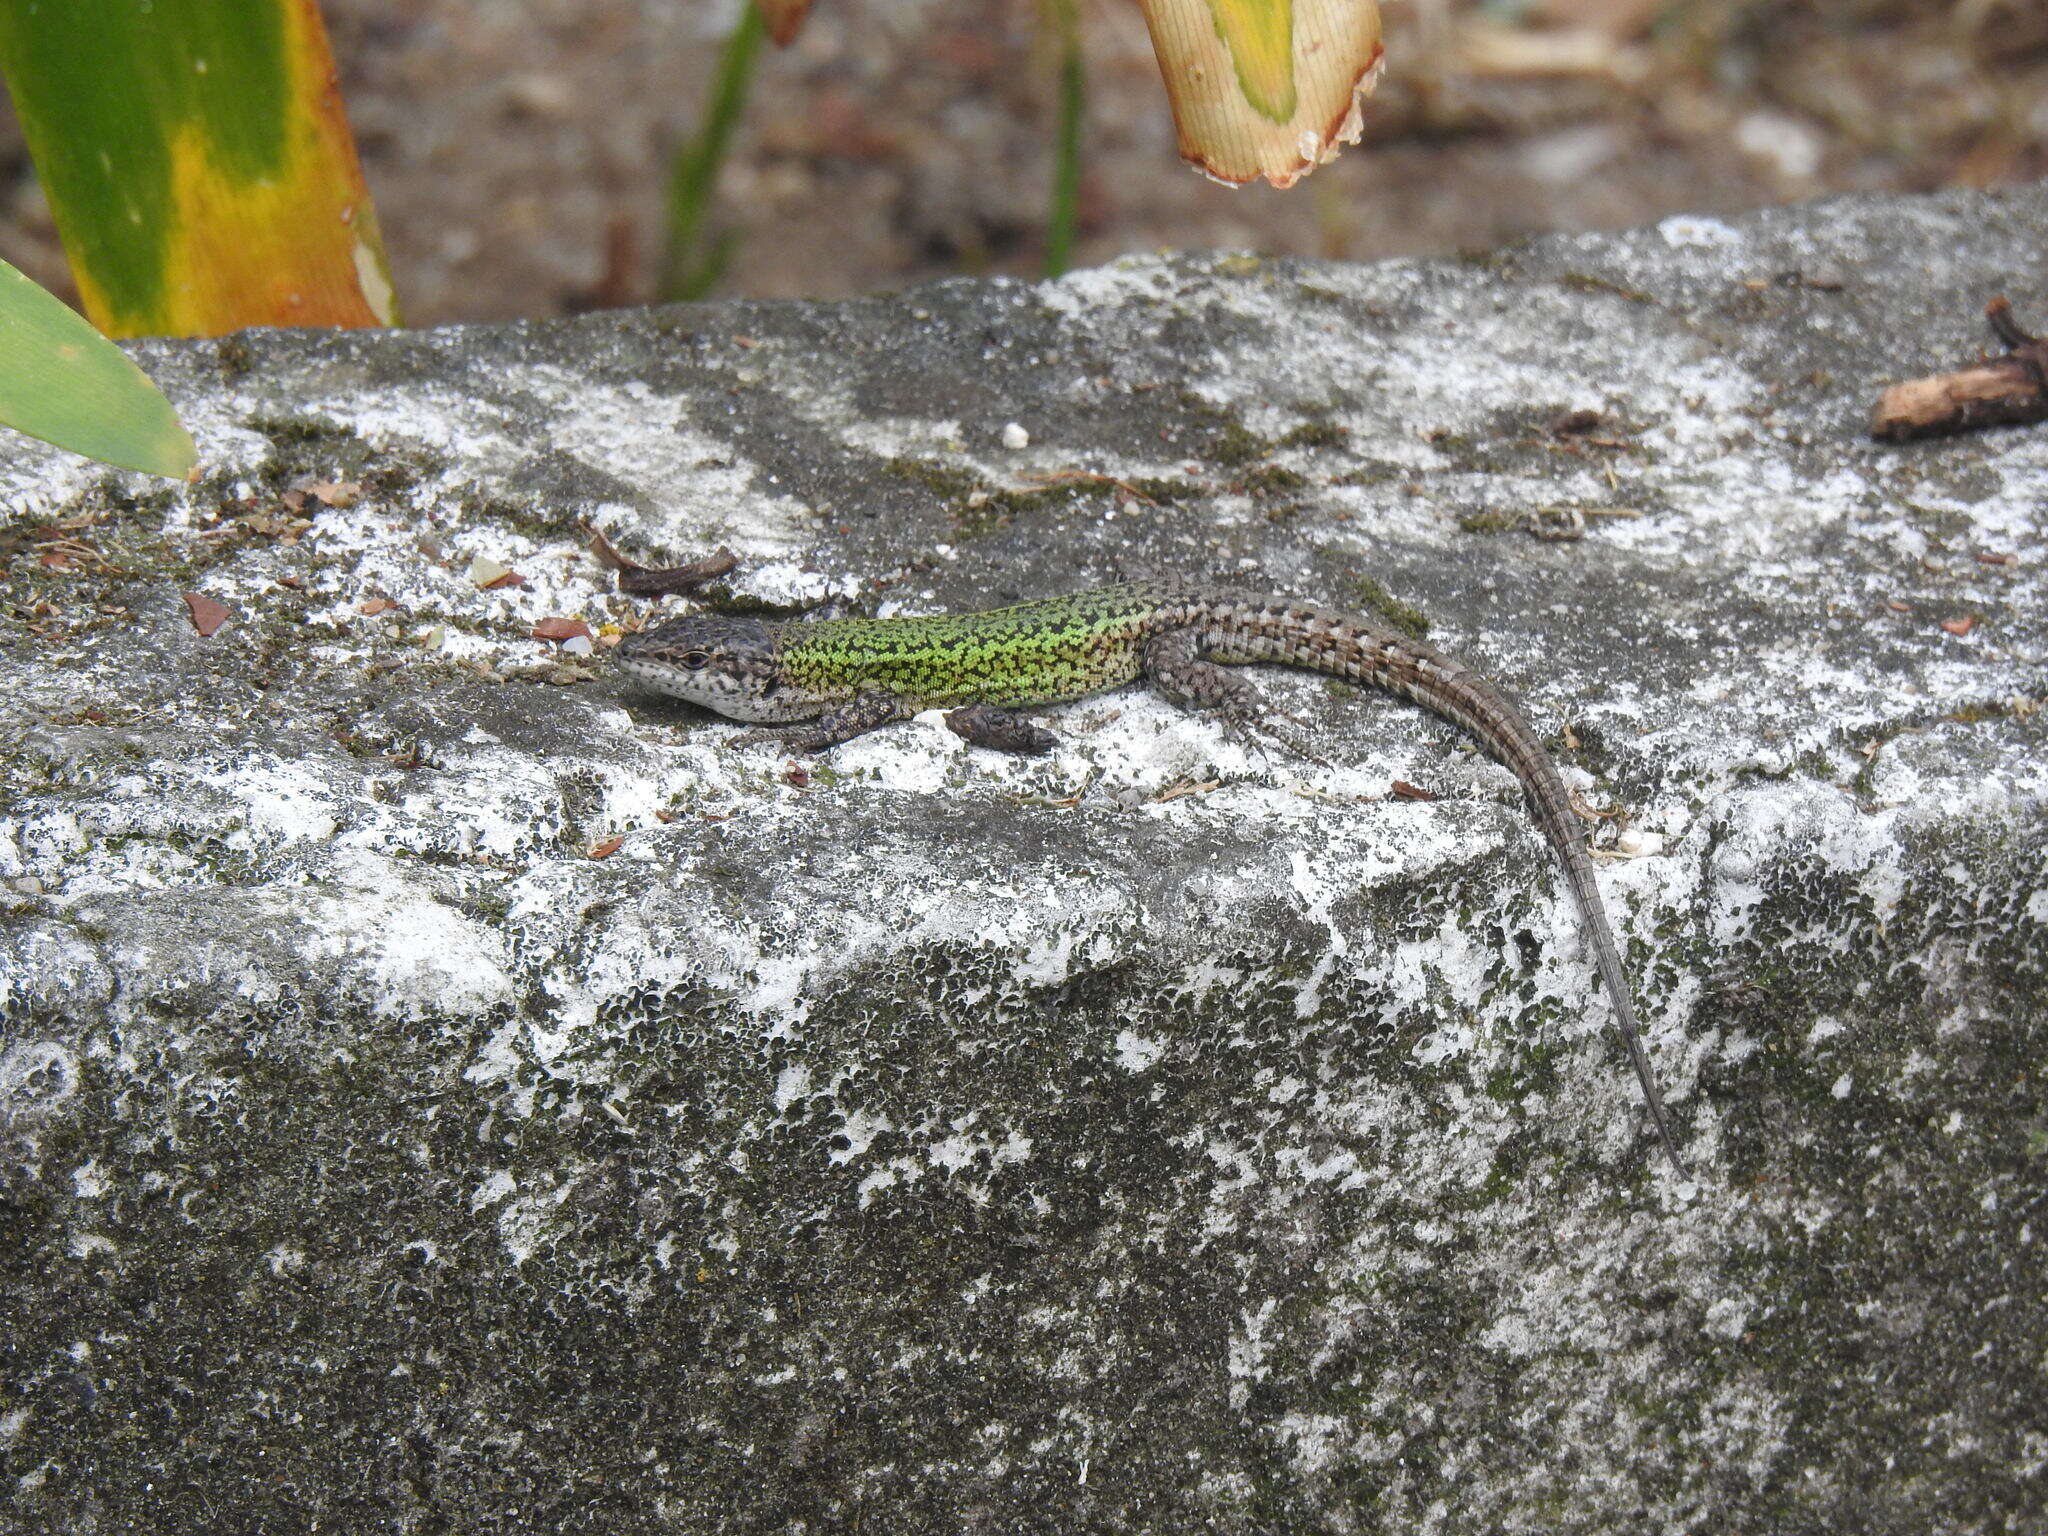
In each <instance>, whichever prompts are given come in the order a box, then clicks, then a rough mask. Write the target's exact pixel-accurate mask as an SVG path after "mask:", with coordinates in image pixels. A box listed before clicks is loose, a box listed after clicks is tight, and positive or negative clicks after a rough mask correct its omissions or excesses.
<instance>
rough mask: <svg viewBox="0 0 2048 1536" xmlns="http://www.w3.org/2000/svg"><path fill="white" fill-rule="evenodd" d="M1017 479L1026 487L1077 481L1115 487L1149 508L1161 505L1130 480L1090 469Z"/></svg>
mask: <svg viewBox="0 0 2048 1536" xmlns="http://www.w3.org/2000/svg"><path fill="white" fill-rule="evenodd" d="M1017 478H1018V479H1019V480H1022V481H1023V482H1024V483H1025V484H1026V485H1071V484H1073V483H1074V482H1075V481H1077V480H1078V481H1082V482H1084V483H1086V484H1090V485H1113V486H1115V487H1116V488H1117V489H1118V490H1120V491H1122V492H1124V493H1125V494H1126V495H1130V496H1135V497H1137V498H1138V500H1140V501H1142V502H1145V503H1146V504H1147V505H1149V506H1154V507H1156V506H1158V505H1159V503H1158V502H1157V501H1156V500H1154V499H1153V498H1152V497H1150V496H1147V495H1146V494H1145V493H1144V492H1143V491H1141V490H1139V489H1138V488H1137V487H1136V486H1135V485H1132V484H1131V483H1130V482H1129V481H1128V480H1119V479H1117V477H1116V476H1114V475H1098V474H1096V473H1095V472H1094V471H1093V470H1088V469H1048V470H1041V471H1038V472H1035V473H1031V474H1023V475H1019V476H1018V477H1017Z"/></svg>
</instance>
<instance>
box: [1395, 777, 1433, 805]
mask: <svg viewBox="0 0 2048 1536" xmlns="http://www.w3.org/2000/svg"><path fill="white" fill-rule="evenodd" d="M1392 793H1393V796H1394V798H1395V799H1396V800H1434V799H1435V798H1436V796H1435V795H1433V794H1431V793H1430V792H1429V791H1428V790H1426V789H1424V788H1423V787H1422V786H1421V785H1420V784H1410V783H1409V782H1408V781H1407V780H1406V779H1396V780H1394V782H1393V785H1392Z"/></svg>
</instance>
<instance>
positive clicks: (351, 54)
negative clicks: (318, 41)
mask: <svg viewBox="0 0 2048 1536" xmlns="http://www.w3.org/2000/svg"><path fill="white" fill-rule="evenodd" d="M1080 3H1081V11H1082V26H1083V32H1084V37H1085V45H1086V50H1087V69H1088V77H1087V78H1088V111H1087V121H1088V135H1087V141H1086V149H1085V155H1086V160H1085V172H1084V182H1083V191H1082V217H1083V225H1082V239H1081V243H1080V248H1079V251H1078V260H1079V261H1080V262H1081V263H1094V262H1101V261H1105V260H1108V259H1110V258H1112V257H1114V256H1116V255H1118V254H1120V253H1122V252H1126V251H1134V250H1150V249H1154V248H1157V247H1160V246H1182V247H1228V248H1233V249H1246V250H1256V251H1262V252H1287V253H1298V254H1307V255H1316V256H1332V257H1353V258H1364V257H1374V256H1384V255H1391V254H1399V253H1413V252H1430V251H1447V250H1456V249H1462V248H1472V247H1481V246H1490V245H1494V244H1498V243H1499V242H1501V241H1503V240H1507V239H1511V238H1514V237H1516V236H1520V235H1525V234H1530V233H1534V232H1538V231H1543V230H1559V229H1590V228H1602V227H1612V226H1617V225H1625V224H1632V223H1639V222H1642V221H1644V220H1649V219H1655V218H1658V217H1660V216H1662V215H1664V214H1667V213H1670V212H1674V211H1677V210H1681V209H1684V210H1693V211H1702V212H1725V211H1733V210H1737V209H1742V208H1748V207H1754V206H1757V205H1759V204H1765V203H1773V202H1782V201H1787V200H1791V199H1795V198H1803V197H1810V196H1815V195H1818V194H1822V193H1827V192H1834V191H1846V190H1869V189H1879V188H1929V187H1937V186H1944V185H1951V184H1967V185H1973V186H1983V185H1991V184H1996V183H2000V182H2009V181H2017V180H2021V179H2028V178H2035V177H2040V176H2042V175H2044V174H2048V5H2043V4H2042V0H1492V3H1485V4H1479V3H1473V0H1392V3H1390V4H1388V5H1387V7H1386V26H1387V45H1388V67H1387V72H1386V74H1385V76H1384V78H1383V83H1382V85H1381V87H1380V89H1379V91H1378V93H1377V95H1376V96H1375V97H1374V98H1373V100H1372V101H1371V102H1370V103H1369V106H1368V112H1367V137H1366V142H1365V143H1364V144H1363V145H1361V146H1358V147H1356V148H1353V149H1351V150H1349V151H1347V152H1346V153H1345V154H1344V156H1343V157H1342V158H1341V159H1340V160H1338V161H1337V162H1336V163H1335V164H1333V165H1330V166H1327V167H1325V168H1323V169H1322V170H1320V171H1318V172H1316V173H1315V174H1314V175H1313V176H1311V177H1309V178H1308V179H1306V180H1305V181H1303V182H1302V183H1301V185H1300V186H1298V187H1297V188H1295V189H1294V190H1293V191H1291V192H1286V193H1281V192H1275V191H1273V190H1271V189H1269V188H1266V187H1263V186H1261V187H1254V188H1248V189H1244V190H1232V189H1229V188H1225V187H1220V186H1216V185H1213V184H1211V183H1209V182H1206V181H1204V180H1202V179H1201V178H1199V177H1197V176H1196V175H1195V174H1194V173H1193V172H1191V171H1189V170H1187V169H1186V168H1185V167H1184V166H1183V165H1182V164H1181V162H1180V160H1179V158H1178V157H1177V156H1176V154H1175V152H1174V139H1173V128H1172V123H1171V120H1170V118H1169V116H1168V112H1167V106H1166V99H1165V93H1164V89H1163V87H1162V86H1161V84H1160V80H1159V75H1158V71H1157V68H1156V66H1155V64H1154V62H1153V59H1152V51H1151V46H1150V43H1149V42H1148V40H1147V38H1146V34H1145V28H1144V24H1143V21H1142V18H1141V16H1140V14H1139V12H1138V9H1137V7H1136V5H1135V4H1133V3H1131V0H1080ZM325 11H326V15H327V17H328V24H329V27H330V29H331V31H332V34H333V39H334V46H335V53H336V56H337V59H338V61H339V65H340V70H341V76H342V83H343V90H344V93H345V95H346V98H347V101H348V106H349V113H350V117H351V120H352V121H353V123H354V125H355V129H356V134H357V138H358V140H359V143H360V145H361V150H362V156H363V162H364V166H365V170H366V173H367V175H368V177H369V181H370V186H371V190H372V192H373V194H374V195H375V197H376V199H377V206H378V211H379V214H380V216H381V218H382V220H383V226H384V231H385V235H386V240H387V243H388V246H389V249H390V255H391V261H392V266H393V269H394V275H395V277H396V279H397V283H398V291H399V296H400V301H401V303H402V304H403V306H404V309H405V313H406V318H407V319H408V321H410V322H412V323H415V324H429V323H434V322H440V321H450V320H484V319H504V318H510V317H515V316H534V315H551V314H561V313H565V312H569V311H574V310H577V309H582V308H589V307H592V306H595V305H600V304H620V303H635V302H644V301H646V300H648V299H650V298H652V297H653V296H654V270H655V267H656V264H657V260H658V256H659V251H660V247H661V233H662V227H663V187H664V182H665V175H666V170H667V166H668V163H669V159H670V156H671V154H672V152H673V151H674V149H675V147H676V146H677V145H678V144H680V143H682V142H683V141H684V140H685V139H686V138H687V137H688V135H689V134H690V133H691V131H692V130H693V128H694V126H695V124H696V121H697V111H698V107H699V103H700V102H701V100H702V99H703V96H704V93H705V88H706V84H707V77H708V75H709V73H710V70H711V66H712V63H713V60H714V58H715V55H716V52H717V48H718V45H719V43H720V41H721V39H722V38H723V36H724V34H725V32H726V30H727V29H728V28H729V27H730V25H731V23H732V18H733V16H734V15H735V5H734V3H733V0H581V3H578V0H522V3H519V4H508V3H504V0H496V3H494V0H326V5H325ZM1050 37H1051V32H1050V30H1049V29H1048V28H1047V27H1046V26H1045V25H1043V24H1042V17H1041V15H1040V12H1039V9H1038V5H1037V4H1036V3H1034V0H818V3H817V6H816V9H815V10H814V11H813V12H812V15H811V18H810V21H809V23H808V24H807V26H806V27H805V29H804V31H803V33H802V34H801V35H800V36H799V37H798V39H797V41H796V43H795V44H794V46H793V47H791V48H790V49H788V50H786V51H782V52H775V51H770V52H768V53H767V54H766V55H765V56H764V57H763V59H762V62H761V67H760V69H759V72H758V74H757V77H756V82H755V89H754V92H753V95H752V98H751V100H750V101H749V103H748V106H747V110H746V114H745V117H744V119H743V122H742V124H741V127H740V130H739V133H738V136H737V138H736V140H735V143H734V146H733V154H732V158H731V160H730V161H729V163H728V164H727V166H726V169H725V173H724V176H723V179H722V181H721V183H720V188H719V190H720V205H719V209H720V211H719V217H720V220H721V222H722V223H723V224H724V225H725V226H726V227H729V228H731V229H732V230H734V231H735V232H736V233H737V234H738V236H739V243H738V245H737V247H736V252H737V254H736V258H735V260H734V262H733V263H732V266H731V269H730V271H729V273H728V276H727V278H726V280H725V281H724V283H723V284H722V285H721V287H720V288H719V290H718V291H719V292H720V293H725V294H736V295H751V296H778V297H779V296H796V295H807V296H831V295H842V294H854V293H863V292H871V291H874V290H878V289H893V288H898V287H901V286H903V285H905V284H908V283H913V282H918V281H921V280H924V279H928V278H933V277H940V276H946V275H951V274H959V273H985V272H1009V273H1018V274H1035V273H1037V272H1039V271H1040V270H1041V267H1042V259H1043V245H1044V222H1045V205H1046V199H1047V189H1048V186H1049V183H1050V173H1051V137H1052V121H1053V107H1054V91H1053V83H1054V82H1053V69H1052V61H1051V57H1050V52H1049V49H1050ZM0 256H4V257H5V258H6V259H8V260H10V261H12V262H14V263H15V264H16V265H18V266H20V267H22V268H23V269H24V270H26V271H27V272H29V273H30V275H32V276H34V277H36V278H37V279H38V280H40V281H42V282H44V283H45V284H47V285H49V286H51V287H53V288H55V289H57V290H58V291H60V292H64V293H66V294H67V295H68V294H69V292H70V284H69V280H68V277H67V276H66V274H65V270H64V265H63V258H62V252H61V249H60V247H59V245H58V243H57V239H56V233H55V230H54V227H53V226H52V224H51V222H50V218H49V211H48V208H47V205H46V204H45V203H44V201H43V199H42V196H41V194H40V192H39V191H38V189H37V188H36V185H35V181H34V176H33V172H32V170H31V169H30V167H29V165H28V161H27V156H26V154H25V152H24V151H23V149H22V145H21V139H20V134H19V131H18V130H17V129H16V127H15V125H14V123H13V120H12V118H11V116H10V115H8V113H7V112H6V110H5V108H4V107H0ZM2015 278H2016V284H2017V285H2020V286H2022V287H2023V285H2024V284H2026V283H2028V282H2041V281H2043V280H2044V278H2048V274H2044V273H2023V274H2015ZM2014 297H2015V299H2016V300H2017V299H2019V298H2020V293H2018V292H2016V293H2015V295H2014Z"/></svg>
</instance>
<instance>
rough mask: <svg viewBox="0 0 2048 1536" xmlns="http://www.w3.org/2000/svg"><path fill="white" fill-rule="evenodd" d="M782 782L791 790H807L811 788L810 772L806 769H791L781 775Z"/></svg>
mask: <svg viewBox="0 0 2048 1536" xmlns="http://www.w3.org/2000/svg"><path fill="white" fill-rule="evenodd" d="M782 782H783V783H785V784H787V785H788V786H789V787H790V788H791V789H809V788H810V787H811V770H810V769H808V768H791V769H790V770H789V771H788V772H786V773H784V774H783V776H782Z"/></svg>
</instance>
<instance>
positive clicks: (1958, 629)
mask: <svg viewBox="0 0 2048 1536" xmlns="http://www.w3.org/2000/svg"><path fill="white" fill-rule="evenodd" d="M1941 627H1942V628H1943V629H1945V630H1947V631H1948V632H1949V633H1950V634H1952V635H1967V634H1968V633H1969V632H1970V631H1971V630H1973V629H1975V628H1976V627H1977V616H1976V615H1975V614H1974V613H1966V614H1964V615H1963V616H1962V617H1961V618H1960V619H1943V620H1942V621H1941Z"/></svg>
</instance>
